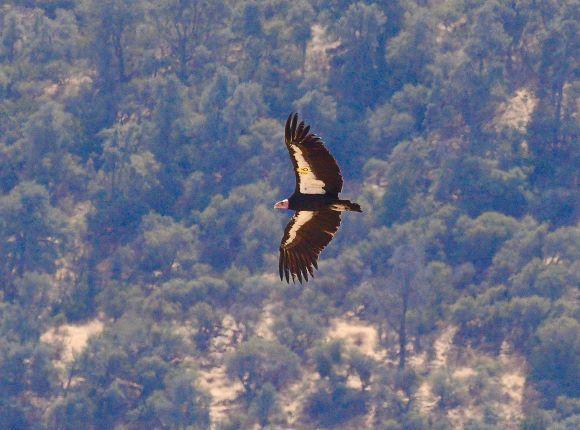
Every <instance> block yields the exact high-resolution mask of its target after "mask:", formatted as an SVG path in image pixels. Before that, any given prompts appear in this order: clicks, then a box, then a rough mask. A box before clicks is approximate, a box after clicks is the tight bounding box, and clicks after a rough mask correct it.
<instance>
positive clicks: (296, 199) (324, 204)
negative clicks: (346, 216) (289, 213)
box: [288, 193, 361, 212]
mask: <svg viewBox="0 0 580 430" xmlns="http://www.w3.org/2000/svg"><path fill="white" fill-rule="evenodd" d="M353 205H355V206H353ZM357 206H358V205H356V204H353V203H351V202H350V201H348V200H340V199H338V198H336V197H333V196H329V195H328V194H322V195H321V194H302V193H294V194H292V196H290V197H289V198H288V209H290V210H293V211H319V210H324V209H331V210H335V211H338V212H342V211H347V210H351V211H357V212H361V210H360V207H359V208H358V210H357V208H356V207H357Z"/></svg>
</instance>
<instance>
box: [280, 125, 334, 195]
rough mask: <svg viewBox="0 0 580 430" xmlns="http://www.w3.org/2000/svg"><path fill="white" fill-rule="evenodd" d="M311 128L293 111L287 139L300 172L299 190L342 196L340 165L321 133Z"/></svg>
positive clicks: (287, 126)
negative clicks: (325, 144)
mask: <svg viewBox="0 0 580 430" xmlns="http://www.w3.org/2000/svg"><path fill="white" fill-rule="evenodd" d="M309 131H310V126H306V125H305V124H304V121H301V122H300V124H298V114H294V115H292V114H290V116H289V117H288V120H287V121H286V130H285V141H286V146H287V147H288V152H290V158H291V159H292V164H293V165H294V173H295V174H296V190H295V192H296V193H302V194H329V195H331V196H334V197H338V193H340V191H341V190H342V175H341V174H340V168H339V167H338V164H337V163H336V160H335V159H334V157H333V156H332V155H331V154H330V152H328V149H326V147H325V146H324V143H323V142H322V140H321V139H320V137H318V136H316V135H315V134H313V133H309Z"/></svg>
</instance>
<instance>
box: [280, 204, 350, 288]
mask: <svg viewBox="0 0 580 430" xmlns="http://www.w3.org/2000/svg"><path fill="white" fill-rule="evenodd" d="M339 226H340V212H337V211H333V210H330V209H324V210H320V211H297V212H295V213H294V216H293V217H292V219H291V220H290V222H289V223H288V225H287V226H286V230H284V237H283V238H282V242H281V243H280V261H279V271H280V280H283V279H284V278H286V282H288V283H289V282H290V277H291V278H292V282H295V278H298V281H300V283H302V280H303V279H304V280H305V281H306V282H307V281H308V274H310V276H314V269H315V268H316V269H318V265H317V262H316V261H317V260H318V256H319V254H320V252H321V251H322V250H323V249H324V247H325V246H326V245H328V243H329V242H330V241H331V240H332V238H333V237H334V234H335V233H336V231H337V230H338V227H339Z"/></svg>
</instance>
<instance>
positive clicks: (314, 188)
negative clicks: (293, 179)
mask: <svg viewBox="0 0 580 430" xmlns="http://www.w3.org/2000/svg"><path fill="white" fill-rule="evenodd" d="M292 149H293V150H294V159H295V160H296V162H297V163H298V169H297V170H298V174H299V175H300V181H299V189H300V192H301V193H302V194H324V193H326V191H324V188H323V187H324V185H325V184H324V182H323V181H321V180H320V179H318V178H317V177H316V175H315V174H314V173H313V172H312V167H311V166H310V164H308V163H307V162H306V159H305V158H304V157H303V156H302V151H301V150H300V148H299V147H298V146H296V145H292Z"/></svg>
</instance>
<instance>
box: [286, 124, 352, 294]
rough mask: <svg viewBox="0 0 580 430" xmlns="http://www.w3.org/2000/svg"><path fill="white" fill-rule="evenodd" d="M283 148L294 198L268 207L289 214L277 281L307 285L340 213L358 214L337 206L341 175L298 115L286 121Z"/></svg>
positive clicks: (342, 202)
mask: <svg viewBox="0 0 580 430" xmlns="http://www.w3.org/2000/svg"><path fill="white" fill-rule="evenodd" d="M284 140H285V142H286V147H287V148H288V152H289V153H290V159H291V160H292V165H293V166H294V174H295V175H296V188H295V189H294V193H293V194H292V195H291V196H290V197H288V198H287V199H284V200H282V201H279V202H278V203H276V204H275V205H274V208H277V209H289V210H293V211H294V216H293V217H292V219H291V220H290V222H289V223H288V225H287V226H286V229H285V230H284V236H283V237H282V242H281V243H280V259H279V273H280V280H284V279H286V282H290V279H292V282H295V279H296V278H298V281H299V282H300V283H302V281H303V280H304V281H306V282H307V281H308V275H310V276H311V277H312V276H314V269H318V265H317V260H318V256H319V255H320V252H321V251H322V250H323V249H324V247H325V246H326V245H328V244H329V243H330V241H331V240H332V238H333V237H334V234H335V233H336V232H337V230H338V227H339V226H340V214H341V212H344V211H354V212H362V211H361V208H360V206H359V205H358V204H357V203H353V202H350V201H349V200H340V199H339V198H338V194H339V193H340V191H341V190H342V175H341V173H340V168H339V167H338V164H337V163H336V160H335V159H334V157H333V156H332V155H331V154H330V152H329V151H328V149H326V147H325V146H324V143H323V142H322V140H321V139H320V137H318V136H317V135H315V134H313V133H310V126H307V125H305V124H304V121H301V122H300V123H298V114H290V116H289V117H288V120H287V121H286V129H285V139H284Z"/></svg>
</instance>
